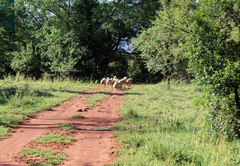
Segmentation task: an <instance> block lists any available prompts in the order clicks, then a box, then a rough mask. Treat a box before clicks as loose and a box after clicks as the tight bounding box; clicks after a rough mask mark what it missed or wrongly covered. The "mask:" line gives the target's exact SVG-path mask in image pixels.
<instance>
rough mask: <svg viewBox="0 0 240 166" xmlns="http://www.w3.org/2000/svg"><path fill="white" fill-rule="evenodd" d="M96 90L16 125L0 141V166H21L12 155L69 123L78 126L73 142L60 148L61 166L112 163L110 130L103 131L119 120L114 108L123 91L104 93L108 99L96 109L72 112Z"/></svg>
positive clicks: (117, 106)
mask: <svg viewBox="0 0 240 166" xmlns="http://www.w3.org/2000/svg"><path fill="white" fill-rule="evenodd" d="M103 89H104V88H102V87H100V88H97V89H92V90H89V91H85V92H83V93H82V95H81V96H80V97H74V98H71V99H69V100H68V101H64V102H63V103H61V104H59V105H58V106H54V107H52V109H51V110H50V111H43V112H38V113H37V115H36V116H35V118H32V119H30V120H29V121H28V122H26V123H24V124H22V125H17V126H16V133H13V134H12V136H11V137H10V138H8V139H4V140H2V141H0V166H17V165H18V166H21V165H26V163H19V162H18V161H15V160H14V156H15V155H16V154H17V153H18V152H20V151H21V150H22V149H24V147H25V146H26V145H27V144H28V143H29V142H30V141H31V140H32V139H35V138H38V137H40V136H43V135H45V133H46V132H47V131H48V130H49V129H54V128H56V127H57V125H56V123H59V122H60V123H63V122H64V123H67V122H70V123H73V124H74V125H75V126H77V127H79V128H80V129H81V130H78V131H77V133H76V134H75V135H74V136H73V137H74V138H77V141H76V142H75V143H74V144H73V145H70V146H69V147H68V148H62V149H63V152H65V153H66V155H67V156H68V158H67V161H64V163H65V164H64V165H68V166H81V165H84V166H98V165H104V164H110V163H112V162H113V161H114V155H113V154H111V152H110V150H111V149H114V148H116V147H117V145H116V142H115V138H113V137H112V136H113V131H110V130H104V129H105V128H107V127H110V126H112V125H114V124H116V123H117V122H118V120H119V112H118V109H119V108H120V105H121V102H122V101H121V98H122V96H123V95H124V93H125V92H126V90H114V91H112V92H106V93H108V94H109V98H107V99H104V100H102V102H100V105H99V106H96V107H94V108H91V109H89V110H88V111H87V112H76V110H79V109H80V108H84V107H86V103H85V102H86V101H87V99H86V96H89V95H93V94H96V93H98V92H99V91H101V90H103ZM75 114H83V115H84V119H71V118H70V116H71V115H75Z"/></svg>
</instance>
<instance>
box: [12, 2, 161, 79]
mask: <svg viewBox="0 0 240 166" xmlns="http://www.w3.org/2000/svg"><path fill="white" fill-rule="evenodd" d="M146 4H152V6H151V5H150V7H146ZM159 6H161V5H160V4H159V3H158V1H156V0H144V1H132V0H129V1H110V2H99V1H95V0H60V1H59V0H51V1H50V0H46V1H44V2H43V1H40V0H31V1H30V0H28V1H23V0H18V1H17V3H16V11H17V12H16V17H17V19H16V20H17V35H16V36H17V39H18V42H17V43H18V46H19V48H18V50H19V51H20V52H23V54H22V53H20V54H19V55H17V51H16V52H15V53H14V56H16V57H17V58H15V59H16V61H15V62H14V63H13V64H12V67H13V68H14V69H15V70H21V69H20V68H18V67H21V66H22V65H20V64H19V65H18V64H17V63H16V62H18V61H17V59H19V58H20V59H24V57H23V55H25V53H24V52H26V49H27V48H29V46H27V45H29V43H32V44H31V45H32V50H36V51H35V52H34V54H32V56H35V58H34V57H32V58H30V59H32V60H33V59H39V61H44V64H46V63H47V61H51V60H50V59H51V58H49V57H53V56H51V55H50V54H52V53H53V52H51V53H50V52H49V51H48V49H49V47H50V45H49V44H50V43H49V42H52V39H51V40H50V38H49V37H47V36H51V34H52V33H54V32H53V31H52V30H51V29H52V28H53V29H56V31H58V32H59V33H57V37H58V38H57V37H54V38H55V40H54V41H56V42H57V41H58V44H57V45H55V44H56V42H53V45H52V46H56V48H57V49H56V50H68V49H67V48H68V46H70V45H71V48H73V47H74V50H75V51H74V52H72V53H71V55H70V54H67V52H66V51H65V52H62V51H61V52H62V56H64V57H68V56H70V57H72V58H68V59H69V60H70V59H72V60H73V61H74V63H71V64H72V65H74V66H73V67H72V69H74V71H75V72H74V73H71V74H74V75H75V76H77V77H89V76H91V75H93V76H94V77H95V78H100V77H102V76H103V75H106V74H109V73H108V72H109V71H110V70H111V69H114V68H115V67H117V66H114V67H112V66H111V65H113V64H119V66H125V68H122V69H124V70H122V73H123V72H125V73H126V71H127V68H128V65H127V64H128V61H129V59H130V58H131V57H132V56H129V55H130V54H131V52H129V51H126V47H125V45H127V44H128V43H129V42H130V39H131V38H132V37H135V36H136V34H137V30H138V29H140V28H141V27H143V26H146V27H147V26H148V25H149V24H150V21H148V19H150V18H153V16H154V15H155V13H156V10H157V9H158V8H159ZM141 24H142V25H141ZM46 27H49V28H46ZM60 32H61V33H60ZM70 34H71V35H70ZM65 36H68V37H67V38H66V40H65ZM70 38H71V40H70ZM49 40H50V41H49ZM60 40H61V41H60ZM47 43H49V44H47ZM56 50H55V51H56ZM48 54H49V55H48ZM55 55H57V53H56V52H55ZM29 56H30V54H29ZM62 56H54V59H55V60H54V61H55V62H60V61H62V59H61V57H62ZM21 57H22V58H21ZM22 62H26V63H27V61H22ZM66 62H67V61H66ZM31 64H32V65H33V64H34V63H28V65H31ZM39 64H42V63H39ZM48 64H53V63H52V62H48ZM110 64H111V65H110ZM25 66H26V65H25ZM34 66H35V65H34ZM38 67H39V68H38V69H37V68H33V67H30V68H29V69H31V70H30V71H25V70H22V72H25V73H26V74H34V73H39V70H40V69H41V68H42V67H43V66H42V65H40V66H38ZM44 68H48V69H47V70H49V71H51V68H52V67H51V66H50V65H45V66H44ZM57 68H59V67H57ZM55 69H56V68H55ZM66 69H67V68H66ZM116 72H117V71H112V73H113V74H114V73H116Z"/></svg>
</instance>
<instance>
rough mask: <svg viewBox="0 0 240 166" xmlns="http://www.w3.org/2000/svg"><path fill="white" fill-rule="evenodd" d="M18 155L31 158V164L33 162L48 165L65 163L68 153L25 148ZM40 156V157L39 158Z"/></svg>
mask: <svg viewBox="0 0 240 166" xmlns="http://www.w3.org/2000/svg"><path fill="white" fill-rule="evenodd" d="M18 157H20V158H22V159H26V161H27V159H31V162H30V163H28V164H30V165H33V164H37V163H38V164H47V165H59V164H63V163H64V160H66V154H65V153H63V152H53V151H50V150H41V149H38V148H35V149H23V150H21V152H20V154H19V155H18ZM39 158H40V159H39Z"/></svg>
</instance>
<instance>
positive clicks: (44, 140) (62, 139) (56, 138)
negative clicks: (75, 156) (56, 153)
mask: <svg viewBox="0 0 240 166" xmlns="http://www.w3.org/2000/svg"><path fill="white" fill-rule="evenodd" d="M75 141H76V139H75V138H73V137H70V136H68V135H67V134H65V133H62V134H56V133H50V134H48V135H45V136H41V137H38V138H36V139H34V140H32V142H35V143H38V144H42V145H48V144H49V143H56V144H64V145H68V144H73V142H75Z"/></svg>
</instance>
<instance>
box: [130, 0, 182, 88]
mask: <svg viewBox="0 0 240 166" xmlns="http://www.w3.org/2000/svg"><path fill="white" fill-rule="evenodd" d="M162 4H163V8H162V10H160V11H158V12H157V14H158V16H157V18H156V20H153V21H152V26H151V27H150V28H147V29H143V30H142V31H141V34H140V35H138V36H137V38H134V40H133V42H132V44H133V46H134V50H136V51H137V50H139V51H141V54H140V55H141V57H142V58H143V59H145V62H146V67H147V68H148V70H149V71H151V72H153V73H156V72H161V73H162V74H163V75H164V76H165V78H167V79H168V87H170V78H171V77H172V76H173V75H174V74H176V72H177V71H179V70H180V69H181V68H183V69H185V67H186V66H184V65H183V64H184V63H183V62H184V59H183V58H182V56H181V54H182V53H183V51H182V49H181V47H179V43H181V37H179V36H177V29H176V28H175V25H176V23H175V22H174V16H175V15H176V12H175V9H176V4H175V3H174V2H169V1H166V2H165V1H163V2H162Z"/></svg>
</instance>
